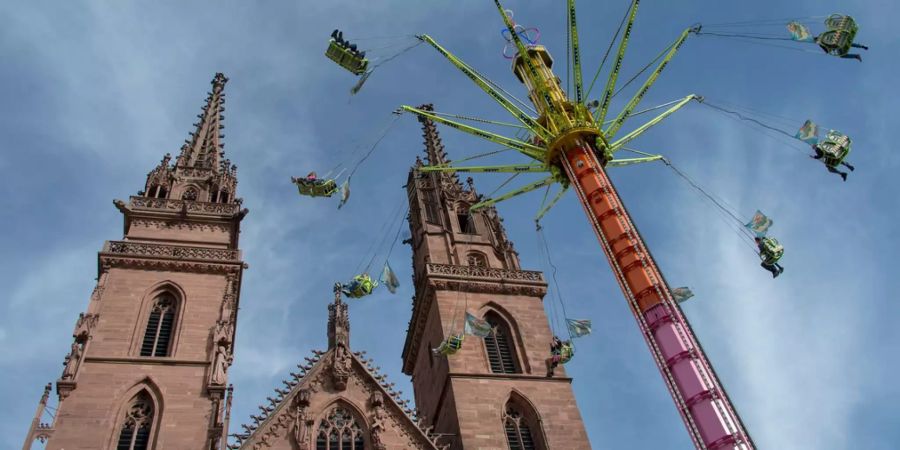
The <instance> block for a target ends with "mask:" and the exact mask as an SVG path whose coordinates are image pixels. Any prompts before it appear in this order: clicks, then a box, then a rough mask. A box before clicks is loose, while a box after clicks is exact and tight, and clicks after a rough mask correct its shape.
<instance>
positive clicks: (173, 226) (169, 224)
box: [131, 218, 231, 233]
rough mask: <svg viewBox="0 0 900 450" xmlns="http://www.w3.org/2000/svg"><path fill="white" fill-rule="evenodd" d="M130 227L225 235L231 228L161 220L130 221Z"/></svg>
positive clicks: (214, 224)
mask: <svg viewBox="0 0 900 450" xmlns="http://www.w3.org/2000/svg"><path fill="white" fill-rule="evenodd" d="M131 226H141V227H144V228H150V229H154V230H179V231H181V230H188V231H207V232H219V233H227V232H228V231H229V230H230V229H231V226H230V225H228V224H224V223H205V222H189V221H181V220H177V221H172V220H161V219H144V218H139V219H132V221H131Z"/></svg>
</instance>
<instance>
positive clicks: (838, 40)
mask: <svg viewBox="0 0 900 450" xmlns="http://www.w3.org/2000/svg"><path fill="white" fill-rule="evenodd" d="M825 26H826V27H827V28H828V31H826V32H824V33H822V34H820V35H819V37H817V38H816V43H817V44H819V47H822V50H825V52H826V53H828V54H829V55H834V56H844V55H846V54H848V53H850V48H851V46H852V45H853V40H854V39H856V32H857V31H859V27H858V26H857V25H856V21H855V20H853V18H852V17H850V16H844V15H840V14H832V15H831V16H829V17H828V18H827V19H825Z"/></svg>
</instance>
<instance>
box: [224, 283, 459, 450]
mask: <svg viewBox="0 0 900 450" xmlns="http://www.w3.org/2000/svg"><path fill="white" fill-rule="evenodd" d="M328 331H329V333H328V334H329V346H330V348H329V349H328V350H327V351H318V350H314V351H313V355H312V357H307V358H304V359H305V362H303V363H300V364H297V368H298V369H299V370H298V371H297V372H291V374H290V378H289V379H287V380H283V381H282V384H283V385H284V387H283V388H275V397H267V398H266V400H267V401H268V403H266V404H264V405H260V406H259V409H260V413H259V414H254V415H251V416H250V419H251V420H252V422H251V423H250V424H249V425H241V428H242V430H241V431H240V432H238V433H234V434H232V435H231V437H232V438H234V439H233V443H232V444H231V445H229V446H228V448H229V449H259V448H264V447H270V446H273V445H276V444H277V443H278V442H284V440H285V439H288V440H292V442H293V443H297V441H298V440H300V439H301V438H302V436H300V435H299V434H301V433H302V434H303V436H306V438H308V439H311V440H315V428H313V427H314V426H315V423H316V418H317V417H320V416H321V415H322V414H324V413H325V412H327V409H328V408H330V407H331V405H333V404H334V403H335V402H336V401H341V402H344V403H348V404H350V406H351V407H353V408H355V410H356V412H357V413H359V415H360V416H362V417H360V419H361V420H362V421H363V422H366V428H367V433H370V435H369V437H368V439H369V440H371V441H372V443H373V446H374V448H376V449H379V448H382V449H387V448H396V442H398V441H402V442H404V443H403V445H404V447H403V448H415V449H428V450H439V449H441V448H445V447H441V446H439V445H438V444H437V440H438V438H439V436H435V435H433V434H432V433H431V429H430V427H428V428H425V427H424V420H420V419H419V418H418V417H417V416H416V412H415V411H414V410H413V409H411V408H410V405H409V401H408V400H405V399H403V398H402V396H401V395H402V392H398V391H395V390H394V389H393V386H394V383H390V382H389V381H388V380H387V377H386V376H385V375H384V374H382V373H380V372H379V370H378V367H377V366H375V365H374V361H373V360H372V359H368V360H367V359H365V352H355V353H353V352H351V351H350V350H349V345H348V344H349V318H348V317H347V307H346V304H344V303H343V302H341V299H340V293H339V292H338V293H336V295H335V302H334V303H332V304H331V305H329V330H328ZM382 418H383V419H391V420H390V421H391V423H392V424H393V429H394V430H395V431H394V432H393V434H391V435H388V432H387V431H383V430H382V432H384V435H381V432H377V431H374V429H375V428H378V427H379V426H374V427H373V425H374V424H375V423H376V422H379V420H380V419H382ZM298 421H300V422H302V423H300V424H298ZM386 428H387V427H385V429H386ZM298 430H302V431H298ZM375 434H379V435H380V436H375ZM379 441H380V442H382V444H381V445H379V444H378V442H379ZM389 441H390V442H389ZM392 443H393V444H392ZM276 447H278V446H277V445H276ZM279 448H284V445H281V446H280V447H279ZM288 448H296V446H294V445H293V444H292V445H291V446H290V447H288ZM304 448H305V447H304Z"/></svg>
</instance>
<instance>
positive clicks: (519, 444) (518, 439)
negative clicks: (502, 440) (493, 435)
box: [503, 405, 538, 450]
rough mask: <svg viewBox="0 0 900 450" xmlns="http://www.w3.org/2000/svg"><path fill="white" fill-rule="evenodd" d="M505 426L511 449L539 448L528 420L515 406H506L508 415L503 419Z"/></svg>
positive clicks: (531, 449)
mask: <svg viewBox="0 0 900 450" xmlns="http://www.w3.org/2000/svg"><path fill="white" fill-rule="evenodd" d="M503 422H504V423H503V427H504V429H505V430H506V441H507V443H508V444H509V450H537V448H538V447H537V446H536V445H535V443H534V442H535V439H534V434H532V430H531V427H529V426H528V422H527V421H526V420H525V417H523V415H522V413H521V412H519V411H518V410H517V409H516V408H515V407H514V406H512V405H508V406H507V407H506V415H505V417H504V419H503Z"/></svg>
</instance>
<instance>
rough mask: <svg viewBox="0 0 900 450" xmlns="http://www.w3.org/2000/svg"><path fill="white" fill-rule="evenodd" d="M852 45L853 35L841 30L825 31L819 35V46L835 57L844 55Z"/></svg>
mask: <svg viewBox="0 0 900 450" xmlns="http://www.w3.org/2000/svg"><path fill="white" fill-rule="evenodd" d="M852 43H853V35H851V34H850V33H848V32H846V31H842V30H831V31H826V32H824V33H822V34H821V35H819V45H823V46H825V47H827V48H828V53H829V54H832V55H835V56H843V55H846V54H847V52H849V51H850V44H852Z"/></svg>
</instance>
